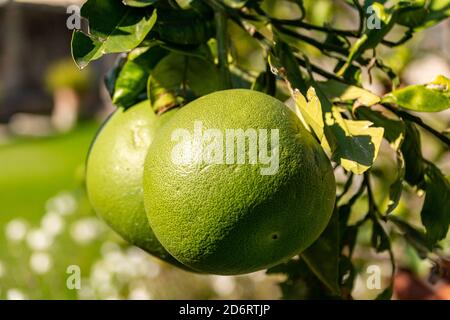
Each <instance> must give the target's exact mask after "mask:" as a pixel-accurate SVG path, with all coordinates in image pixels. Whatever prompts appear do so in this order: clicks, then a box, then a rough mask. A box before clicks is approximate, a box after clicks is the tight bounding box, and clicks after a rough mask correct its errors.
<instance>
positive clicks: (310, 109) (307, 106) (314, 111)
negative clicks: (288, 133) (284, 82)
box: [293, 87, 326, 142]
mask: <svg viewBox="0 0 450 320" xmlns="http://www.w3.org/2000/svg"><path fill="white" fill-rule="evenodd" d="M293 98H294V101H295V104H296V106H297V109H298V110H297V112H296V113H297V114H298V115H299V117H300V118H301V119H302V120H303V121H304V122H305V123H306V126H307V127H309V128H311V130H312V132H313V133H314V134H315V136H316V137H317V139H318V140H319V141H320V142H322V141H324V140H325V139H326V138H325V124H324V121H323V114H322V106H321V104H320V100H319V98H318V97H317V95H316V92H315V90H314V88H312V87H311V88H310V89H309V90H308V92H307V99H306V98H305V97H304V96H303V95H302V94H301V93H300V91H298V90H294V92H293Z"/></svg>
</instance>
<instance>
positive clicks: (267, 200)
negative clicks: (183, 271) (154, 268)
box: [144, 89, 336, 275]
mask: <svg viewBox="0 0 450 320" xmlns="http://www.w3.org/2000/svg"><path fill="white" fill-rule="evenodd" d="M194 128H195V129H194ZM209 129H214V130H212V131H211V130H209ZM230 129H231V130H230ZM233 129H242V130H243V131H241V132H240V133H242V132H246V133H247V134H248V136H249V137H253V138H252V139H253V140H251V139H246V140H245V141H246V142H247V145H246V146H247V149H246V150H245V155H246V156H247V158H246V161H244V163H243V164H242V162H243V161H242V158H241V161H240V162H238V159H239V157H238V150H241V151H242V150H243V149H242V148H241V149H239V144H238V142H237V140H236V141H234V142H236V143H235V145H234V147H235V149H232V148H231V146H232V145H233V144H232V143H230V144H229V146H227V145H226V144H227V142H228V141H227V140H226V139H225V138H224V137H225V136H226V135H227V134H230V136H231V132H234V133H235V134H238V133H239V131H236V130H234V131H233ZM272 129H273V130H272ZM277 129H278V135H279V139H278V141H277V139H276V130H277ZM208 130H209V131H208ZM247 130H249V131H247ZM199 132H202V133H203V134H204V135H205V136H207V137H209V138H208V139H206V138H205V136H203V138H201V137H202V135H199ZM264 132H265V133H266V135H267V140H268V144H267V147H266V145H265V144H264V139H263V140H258V139H260V138H261V137H263V138H264V134H263V133H264ZM221 133H222V137H221ZM252 133H253V134H252ZM255 134H257V139H256V140H258V141H263V142H258V143H260V145H258V149H257V153H256V155H261V154H264V152H263V151H264V150H265V151H267V152H268V155H270V154H272V156H273V159H276V158H277V157H276V156H275V155H276V154H277V152H276V151H277V150H278V151H279V152H278V159H279V165H278V168H277V166H276V165H269V164H268V163H269V161H263V160H264V158H261V159H260V158H258V159H257V161H255V153H254V151H252V152H253V153H252V152H250V150H251V147H250V146H251V145H252V144H251V143H250V142H249V141H253V142H255V141H256V140H254V137H255ZM272 137H275V138H274V140H273V142H271V141H272ZM201 141H202V143H200V142H201ZM230 141H232V140H230ZM213 142H214V143H216V144H213ZM241 143H242V141H241ZM213 146H215V147H213ZM221 146H222V147H223V153H224V155H223V156H224V157H226V156H225V154H226V153H227V152H229V158H226V159H225V160H224V161H222V163H221V162H220V148H221ZM253 146H254V144H253ZM261 146H262V147H261ZM241 147H242V144H241ZM217 154H219V156H217ZM240 154H241V155H242V153H240ZM180 155H181V156H180ZM200 155H202V156H203V157H200ZM231 155H234V156H235V157H234V159H233V158H232V157H231ZM190 156H192V157H191V158H190ZM205 159H206V160H205ZM222 159H224V158H222ZM250 159H253V160H252V161H251V160H250ZM266 160H267V159H266ZM227 163H228V164H227ZM271 163H272V164H274V163H275V161H274V162H271ZM269 167H272V168H275V169H276V170H273V171H272V172H270V170H267V169H268V168H269ZM263 169H266V170H263ZM268 171H269V172H268ZM335 188H336V186H335V180H334V175H333V171H332V168H331V164H330V161H329V160H328V158H327V156H326V155H325V153H324V152H323V150H322V148H321V147H320V145H319V144H318V143H317V142H316V140H315V139H314V138H313V136H312V135H311V134H310V133H309V132H308V131H307V130H306V129H305V128H304V127H303V126H302V124H301V122H300V121H299V119H298V118H297V116H296V115H295V114H294V113H293V112H292V111H290V110H289V109H288V108H287V107H286V106H285V105H284V104H283V103H281V102H280V101H279V100H277V99H275V98H273V97H270V96H268V95H265V94H262V93H259V92H256V91H250V90H243V89H238V90H227V91H220V92H216V93H212V94H209V95H207V96H204V97H202V98H200V99H197V100H195V101H193V102H191V103H189V104H188V105H187V106H185V107H184V108H182V109H181V110H180V111H178V112H177V114H175V115H174V116H173V117H172V118H171V119H170V120H169V121H168V122H167V124H166V125H165V126H164V127H163V128H162V129H161V130H160V131H159V133H158V139H157V140H155V141H154V143H153V144H152V145H151V146H150V149H149V153H148V156H147V159H146V161H145V169H144V203H145V208H146V210H147V215H148V218H149V221H150V225H151V227H152V228H153V230H154V232H155V234H156V236H157V237H158V239H159V241H160V242H161V243H162V245H163V246H164V247H165V248H166V249H167V250H168V252H170V253H171V254H172V255H173V257H175V258H176V259H177V260H179V261H181V262H182V263H183V264H185V265H187V266H189V267H191V268H193V269H195V270H198V271H201V272H207V273H213V274H224V275H228V274H242V273H248V272H253V271H256V270H260V269H265V268H268V267H271V266H274V265H276V264H278V263H281V262H283V261H285V260H287V259H289V258H291V257H293V256H294V255H296V254H298V253H300V252H301V251H302V250H304V249H305V248H306V247H308V246H309V245H311V244H312V243H313V242H314V241H315V240H316V239H317V238H318V236H319V235H320V234H321V232H322V231H323V230H324V228H325V227H326V225H327V223H328V221H329V219H330V216H331V213H332V210H333V206H334V201H335V192H336V190H335Z"/></svg>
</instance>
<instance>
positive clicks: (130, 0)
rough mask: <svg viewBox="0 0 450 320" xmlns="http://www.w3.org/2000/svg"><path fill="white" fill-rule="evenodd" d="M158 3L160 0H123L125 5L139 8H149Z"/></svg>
mask: <svg viewBox="0 0 450 320" xmlns="http://www.w3.org/2000/svg"><path fill="white" fill-rule="evenodd" d="M158 1H159V0H122V2H123V4H125V5H127V6H130V7H137V8H143V7H148V6H151V5H153V4H155V3H156V2H158Z"/></svg>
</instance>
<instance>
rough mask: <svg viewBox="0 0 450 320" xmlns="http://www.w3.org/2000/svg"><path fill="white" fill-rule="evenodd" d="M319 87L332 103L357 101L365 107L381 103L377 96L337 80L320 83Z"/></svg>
mask: <svg viewBox="0 0 450 320" xmlns="http://www.w3.org/2000/svg"><path fill="white" fill-rule="evenodd" d="M318 85H319V87H320V88H321V89H322V91H323V92H324V93H325V95H326V96H327V98H328V99H330V100H331V101H332V102H346V101H356V102H357V103H358V104H360V105H364V106H372V105H374V104H376V103H378V102H380V97H379V96H377V95H376V94H374V93H372V92H370V91H368V90H365V89H363V88H360V87H357V86H352V85H348V84H345V83H342V82H339V81H336V80H328V81H325V82H318Z"/></svg>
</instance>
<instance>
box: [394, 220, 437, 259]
mask: <svg viewBox="0 0 450 320" xmlns="http://www.w3.org/2000/svg"><path fill="white" fill-rule="evenodd" d="M388 219H389V221H392V222H393V223H394V224H395V225H396V226H397V227H398V228H399V229H400V230H401V231H402V232H403V235H404V237H405V239H406V241H408V243H409V244H410V245H411V246H412V247H413V248H414V249H416V251H417V253H418V254H419V256H420V257H421V258H422V259H425V258H426V257H427V255H428V252H429V251H431V247H430V245H429V243H428V241H427V239H426V237H425V233H424V232H422V231H421V230H418V229H417V228H415V227H413V226H411V225H410V224H409V223H408V222H406V221H404V220H402V219H400V218H399V217H397V216H395V215H390V216H388Z"/></svg>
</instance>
